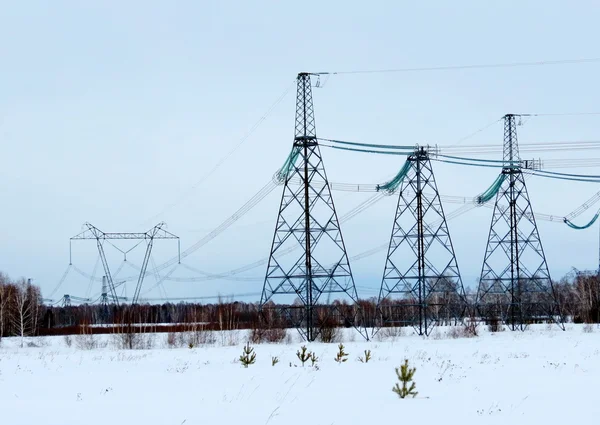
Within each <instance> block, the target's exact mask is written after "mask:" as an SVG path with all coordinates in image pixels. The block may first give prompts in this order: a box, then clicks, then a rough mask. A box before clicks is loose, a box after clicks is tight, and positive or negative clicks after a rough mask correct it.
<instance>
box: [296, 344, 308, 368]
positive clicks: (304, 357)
mask: <svg viewBox="0 0 600 425" xmlns="http://www.w3.org/2000/svg"><path fill="white" fill-rule="evenodd" d="M310 354H311V353H310V351H307V348H306V345H303V346H302V347H300V350H298V351H296V356H297V357H298V359H299V360H300V361H301V362H302V366H304V363H306V362H307V361H308V360H309V359H310Z"/></svg>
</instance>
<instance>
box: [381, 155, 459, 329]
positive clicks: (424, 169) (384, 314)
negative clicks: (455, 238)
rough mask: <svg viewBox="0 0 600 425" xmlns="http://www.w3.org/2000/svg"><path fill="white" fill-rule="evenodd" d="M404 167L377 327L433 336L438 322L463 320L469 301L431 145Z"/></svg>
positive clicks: (454, 322)
mask: <svg viewBox="0 0 600 425" xmlns="http://www.w3.org/2000/svg"><path fill="white" fill-rule="evenodd" d="M402 170H403V171H401V173H402V174H403V175H402V176H400V174H399V175H398V176H397V177H396V178H397V179H402V180H401V183H400V188H399V190H398V192H399V195H398V207H397V208H396V215H395V217H394V225H393V229H392V236H391V238H390V244H389V248H388V253H387V257H386V262H385V269H384V272H383V279H382V282H381V290H380V292H379V299H378V302H377V311H378V315H379V317H380V320H381V322H380V323H379V326H378V327H377V328H376V329H375V331H377V330H379V327H381V326H413V327H414V328H415V330H416V331H417V332H418V333H419V335H423V334H424V335H429V332H430V330H431V328H432V327H433V326H434V325H436V324H441V323H445V324H456V323H459V322H462V319H463V318H464V316H465V311H466V307H467V303H466V297H465V291H464V288H463V284H462V279H461V277H460V271H459V269H458V264H457V262H456V256H455V254H454V247H453V246H452V241H451V239H450V232H449V231H448V225H447V223H446V217H445V215H444V209H443V208H442V203H441V201H440V195H439V193H438V188H437V184H436V182H435V176H434V174H433V168H432V166H431V161H430V159H429V152H428V149H427V148H425V147H418V148H417V149H416V150H415V151H414V153H413V154H411V155H410V156H409V157H408V158H407V163H406V164H405V166H404V167H403V169H402ZM394 190H395V189H394Z"/></svg>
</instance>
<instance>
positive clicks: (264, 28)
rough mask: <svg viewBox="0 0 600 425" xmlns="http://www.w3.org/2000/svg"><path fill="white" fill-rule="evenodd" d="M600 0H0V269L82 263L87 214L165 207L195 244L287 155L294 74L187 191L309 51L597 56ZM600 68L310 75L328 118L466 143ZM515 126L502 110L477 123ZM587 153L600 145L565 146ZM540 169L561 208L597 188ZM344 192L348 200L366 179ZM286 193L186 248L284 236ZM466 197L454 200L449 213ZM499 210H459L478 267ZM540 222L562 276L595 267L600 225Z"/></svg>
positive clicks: (543, 199)
mask: <svg viewBox="0 0 600 425" xmlns="http://www.w3.org/2000/svg"><path fill="white" fill-rule="evenodd" d="M599 12H600V5H599V4H598V3H597V2H594V1H578V2H564V1H504V2H482V1H463V2H460V1H459V2H442V1H429V2H400V1H387V2H378V1H373V2H368V3H365V2H353V1H331V2H311V1H304V2H276V1H262V2H242V1H239V2H226V1H219V2H216V1H215V2H202V1H179V2H153V1H143V2H142V1H128V2H123V1H102V2H100V1H98V2H80V1H52V2H47V1H38V2H35V1H32V2H2V5H1V8H0V58H1V66H0V88H1V90H0V93H1V95H0V155H1V158H2V167H1V168H0V182H1V184H0V187H1V188H2V189H1V190H2V193H1V199H2V201H3V208H2V218H1V220H0V241H1V243H0V270H3V271H4V272H6V273H8V274H10V275H11V276H14V277H18V276H26V277H32V278H33V279H34V281H35V282H36V283H38V284H40V285H41V287H42V290H43V292H44V294H48V293H49V292H50V291H51V290H52V289H53V287H54V286H55V284H56V282H57V281H58V279H59V278H60V276H61V274H62V272H63V271H64V269H65V267H66V266H67V264H68V239H69V237H70V236H73V235H74V234H76V233H78V232H79V231H80V229H81V224H82V223H83V222H85V221H90V222H91V223H93V224H95V225H96V226H98V227H99V228H101V229H102V230H105V231H140V230H146V229H147V228H149V227H151V226H152V225H153V224H155V223H156V222H158V221H160V220H165V221H166V222H167V223H168V225H169V230H170V231H172V232H173V233H176V234H178V235H179V236H180V237H181V238H182V247H183V248H185V247H187V246H189V245H191V244H192V243H193V242H195V241H196V240H198V239H200V238H201V237H202V236H203V235H204V234H205V233H206V232H208V231H210V230H211V229H213V228H214V227H216V226H218V224H219V223H220V222H221V221H223V220H224V219H225V218H226V217H228V216H229V215H230V214H232V213H233V212H234V211H235V210H236V209H237V208H238V207H239V206H241V205H242V204H243V203H244V202H245V201H246V200H247V199H249V198H250V197H251V196H252V195H253V194H254V193H255V192H256V191H258V190H259V189H260V188H261V187H262V186H263V185H264V184H265V183H266V182H268V181H269V179H270V178H271V176H272V175H273V173H274V172H275V170H276V169H277V168H278V167H279V166H280V164H281V163H282V162H283V160H284V159H285V157H286V155H287V153H288V151H289V149H290V146H291V143H292V137H293V120H294V101H295V99H294V97H295V96H294V92H293V90H292V91H291V92H290V94H289V95H288V96H287V97H285V99H284V100H283V101H282V102H281V103H280V104H279V105H278V106H277V108H276V109H275V110H274V111H273V113H272V114H271V115H270V116H269V117H268V119H267V120H265V121H264V122H263V123H262V124H261V125H260V127H259V128H258V129H257V130H256V131H255V132H254V133H253V134H252V136H251V137H250V138H249V139H248V140H247V141H246V142H245V143H244V144H243V145H242V146H241V148H240V149H239V150H237V151H236V153H235V154H234V155H233V156H231V158H229V159H228V160H227V161H226V162H224V163H223V165H222V166H221V167H220V168H219V170H218V171H217V172H215V173H214V174H213V175H212V176H211V177H210V178H208V179H206V180H205V181H204V182H203V183H202V184H200V185H198V186H197V187H196V188H195V189H194V190H193V191H190V188H191V187H192V185H193V184H194V183H195V182H196V181H198V180H199V179H200V178H201V177H202V176H203V175H204V174H205V173H206V172H207V171H208V170H210V169H211V168H212V167H213V166H214V165H215V164H216V163H217V162H218V161H219V159H220V158H222V157H223V156H224V155H225V154H226V153H227V152H228V151H230V150H231V149H232V148H233V147H234V146H235V145H236V144H237V143H238V142H239V141H240V140H241V138H242V137H243V136H244V135H245V134H246V133H247V132H248V131H249V130H250V129H251V127H252V126H253V124H254V123H255V122H256V121H257V120H258V119H259V118H260V117H261V116H262V115H263V114H264V113H265V111H266V110H267V108H268V107H269V106H270V105H271V104H272V103H273V102H274V101H275V99H277V97H278V96H279V95H280V94H281V93H282V92H283V91H284V90H285V89H286V88H288V87H289V85H290V84H292V83H293V80H294V77H295V75H296V74H297V73H298V72H300V71H337V70H355V69H386V68H404V67H420V66H436V65H460V64H479V63H481V64H485V63H502V62H523V61H538V60H553V59H570V58H592V57H600V51H599V50H598V39H600V33H599V30H598V27H597V18H598V16H599ZM598 75H600V63H592V64H580V65H562V66H547V67H531V68H511V69H486V70H462V71H448V72H421V73H402V74H369V75H343V76H342V75H340V76H333V77H331V78H330V79H329V81H328V82H327V84H326V85H325V87H324V88H319V89H315V90H314V100H315V110H316V124H317V134H318V135H319V136H321V137H329V138H339V139H349V140H358V141H369V142H378V143H402V144H414V143H439V144H449V143H454V142H456V141H457V140H459V139H461V138H462V137H464V136H466V135H467V134H470V133H471V132H473V131H475V130H477V129H478V128H481V127H483V126H485V125H486V124H488V123H490V122H492V121H494V120H496V119H498V118H500V117H501V116H502V115H504V114H505V113H561V112H597V111H600V104H599V101H598V99H600V88H599V86H598V83H597V79H598ZM599 119H600V118H599V117H598V116H589V117H572V118H568V117H560V118H557V117H554V118H532V119H531V120H529V121H528V122H527V123H526V124H525V125H524V126H522V127H519V140H520V141H521V142H523V143H525V142H535V141H553V140H599V137H600V122H599ZM501 142H502V127H501V125H500V124H498V125H496V126H492V127H490V128H489V129H488V130H487V131H485V132H483V133H481V134H480V135H478V136H477V137H475V138H473V139H471V140H470V143H486V144H487V143H489V144H490V145H491V144H501ZM583 155H587V156H592V157H595V156H599V157H600V155H599V154H598V153H595V152H584V153H581V152H579V153H577V152H575V153H573V154H570V153H568V152H561V153H559V154H555V155H554V156H553V157H554V158H563V157H564V158H566V157H575V158H576V157H582V156H583ZM539 156H542V155H539ZM544 158H549V156H544ZM324 160H325V164H326V166H327V171H328V174H329V177H330V179H331V180H332V181H337V182H367V183H368V182H370V183H377V182H379V181H378V180H379V179H381V178H382V177H384V176H388V175H391V174H394V172H395V171H396V170H397V169H398V168H399V166H400V165H401V164H399V163H398V161H397V160H396V159H389V158H371V157H367V158H365V157H356V156H354V155H351V154H346V153H339V152H337V151H330V150H324ZM435 170H436V177H437V179H438V185H439V188H440V191H441V192H442V193H444V194H449V195H462V196H474V195H476V194H478V193H480V192H481V191H483V190H485V189H486V188H487V186H489V184H490V183H491V182H492V181H493V179H494V178H495V171H494V170H483V171H479V170H472V169H461V168H456V167H452V166H449V165H448V166H445V165H442V164H435ZM572 171H579V172H584V173H585V172H589V173H596V174H599V173H597V171H596V170H594V169H583V170H572ZM528 184H529V192H530V195H531V199H532V202H533V207H534V210H535V211H539V212H544V213H552V214H559V215H564V214H566V213H568V212H570V211H571V210H572V209H574V208H575V207H577V206H578V205H579V204H581V203H582V202H583V201H585V200H586V199H588V198H589V197H590V196H592V195H593V194H594V193H595V192H596V191H598V190H600V187H598V186H597V185H593V184H581V183H579V184H576V183H573V184H571V183H566V182H555V181H551V180H539V179H537V180H536V179H535V178H532V179H531V180H530V181H529V182H528ZM185 193H187V194H189V196H187V197H185V199H184V200H183V201H181V202H179V203H177V204H176V205H175V206H174V207H172V208H169V209H166V210H165V207H166V206H168V205H170V204H171V203H173V202H174V201H175V200H178V199H181V196H182V194H185ZM334 196H335V199H336V204H337V206H338V209H339V213H340V214H343V213H344V212H345V211H348V210H350V209H351V208H352V207H353V206H354V205H356V204H358V203H359V202H361V201H362V200H364V199H366V195H360V194H346V193H336V194H334ZM279 198H280V189H277V190H276V191H275V192H274V193H272V194H271V195H270V196H269V197H267V198H266V199H265V201H263V202H262V203H261V204H260V205H259V206H257V207H256V208H255V209H254V210H253V211H252V212H251V213H250V214H248V215H247V216H245V217H244V218H243V219H242V220H240V221H239V223H238V224H236V225H235V226H234V227H232V228H230V229H229V230H228V231H227V232H225V233H224V234H223V235H221V236H220V237H219V238H218V239H216V240H214V241H213V242H211V243H210V244H209V245H206V246H205V247H204V248H202V249H201V250H199V251H198V252H197V253H195V254H194V255H193V256H192V257H190V258H189V259H188V260H187V263H188V264H190V265H192V266H194V267H197V268H200V269H202V270H205V271H208V272H221V271H226V270H230V269H233V268H236V267H239V266H243V265H245V264H248V263H251V262H253V261H255V260H259V259H261V258H263V257H265V256H266V255H268V250H269V247H270V242H271V238H272V231H273V227H274V224H275V218H276V213H277V208H278V203H279ZM395 202H396V199H395V198H390V199H386V200H384V201H383V202H381V203H379V204H377V206H375V207H373V208H372V209H370V210H368V211H367V212H365V213H364V214H363V215H361V216H359V217H357V218H356V219H354V220H352V221H351V222H349V223H348V224H347V225H346V226H344V227H343V232H344V236H345V239H346V242H347V246H348V250H349V254H350V255H351V256H352V255H356V254H358V253H360V252H362V251H365V250H367V249H369V248H372V247H374V246H377V245H379V244H381V243H383V242H385V241H387V239H388V238H389V233H390V230H391V224H392V219H393V214H394V208H395ZM457 207H458V206H456V205H447V206H446V207H445V208H446V212H450V211H451V210H453V209H455V208H457ZM163 211H164V213H163V214H160V215H158V216H157V214H159V213H161V212H163ZM592 214H593V213H592V212H589V213H586V215H584V216H582V218H581V220H583V221H585V220H587V218H589V217H591V215H592ZM490 215H491V210H489V209H487V208H482V209H478V210H476V211H473V212H471V213H469V214H467V215H464V216H461V217H459V218H457V219H455V220H452V221H451V222H450V223H449V226H450V231H451V233H452V236H453V240H454V245H455V249H456V252H457V257H458V261H459V265H460V267H461V270H462V272H463V278H464V280H465V284H467V285H473V283H474V281H475V279H476V277H477V276H478V275H479V272H480V269H481V261H482V257H483V252H484V248H485V240H486V237H487V232H488V226H489V221H490ZM539 227H540V232H541V235H542V240H543V242H544V247H545V249H546V253H547V257H548V261H549V264H550V270H551V273H552V274H553V277H555V278H558V277H560V276H561V275H563V274H564V273H565V272H567V271H568V270H569V268H570V267H571V266H575V267H577V268H580V269H586V268H594V267H596V265H597V261H598V228H597V227H594V228H592V229H590V230H589V231H582V232H576V231H573V230H570V229H568V228H567V227H566V226H564V225H563V224H560V223H559V224H554V223H547V222H541V223H539ZM136 252H138V253H137V255H138V256H141V254H142V252H141V251H136ZM173 253H174V246H172V245H163V244H161V245H160V247H157V250H156V256H155V261H156V262H157V263H160V262H162V261H165V260H167V259H169V258H170V257H171V254H173ZM74 255H75V257H74V262H75V263H76V264H77V265H78V267H80V268H82V269H85V270H87V271H88V272H89V273H91V271H92V269H93V267H94V262H95V260H96V257H95V256H94V246H93V242H92V241H90V243H89V244H87V245H86V244H84V245H78V247H77V249H76V250H75V251H74ZM132 255H133V254H132ZM384 258H385V252H381V253H379V254H377V255H374V256H371V257H369V258H367V259H364V260H362V261H360V262H356V263H355V264H353V265H352V267H353V269H354V272H355V274H356V280H357V284H358V285H359V286H362V287H373V288H376V287H378V285H379V281H380V279H381V272H382V268H383V263H384ZM130 259H131V260H132V261H134V262H136V263H137V264H139V263H140V262H141V259H139V258H137V259H136V258H135V257H130ZM113 261H114V265H113V267H114V268H115V269H116V267H118V265H119V261H118V258H116V257H114V256H113ZM264 271H265V268H264V267H263V268H259V269H255V270H253V271H251V272H248V273H247V274H245V276H253V277H259V276H262V275H264ZM97 274H98V275H100V272H98V273H97ZM129 274H130V273H129ZM179 275H180V276H184V275H186V273H180V274H179ZM151 282H153V280H150V279H149V280H148V284H149V285H150V284H151ZM88 284H89V281H88V280H86V279H82V278H80V277H78V275H75V274H74V275H70V276H69V278H68V279H67V280H66V281H65V284H64V287H63V288H61V289H60V290H59V291H58V292H59V295H62V294H63V293H71V294H75V295H85V294H86V293H87V292H89V293H96V292H98V291H99V288H97V284H93V285H92V289H88V287H89V285H88ZM165 286H166V288H167V291H168V293H169V294H172V295H178V296H181V295H189V296H195V295H210V294H215V293H217V292H218V291H220V292H222V293H232V292H237V293H246V292H258V291H260V289H261V288H262V283H261V282H223V281H219V282H213V283H195V284H182V283H166V284H165ZM359 293H360V291H359ZM156 295H158V293H156ZM360 295H364V296H371V295H373V292H364V293H360Z"/></svg>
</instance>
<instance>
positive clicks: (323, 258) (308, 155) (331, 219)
mask: <svg viewBox="0 0 600 425" xmlns="http://www.w3.org/2000/svg"><path fill="white" fill-rule="evenodd" d="M297 83H298V88H297V97H296V121H295V137H294V143H293V153H294V154H293V155H291V156H290V158H292V159H290V161H291V162H290V164H289V167H288V172H287V173H286V175H285V176H284V180H283V184H284V187H283V195H282V197H281V204H280V208H279V214H278V217H277V225H276V227H275V235H274V237H273V243H272V247H271V253H270V256H269V263H268V267H267V273H266V277H265V283H264V287H263V291H262V297H261V302H260V310H261V312H262V313H263V314H262V316H263V317H264V318H273V317H274V316H276V317H278V319H279V320H281V321H283V322H284V325H285V326H292V327H296V328H297V329H298V330H299V331H300V334H301V335H302V336H303V338H304V339H306V340H307V341H314V340H315V339H316V338H317V337H318V336H319V334H321V333H322V332H323V331H324V330H325V329H330V328H331V327H332V326H339V325H345V326H355V327H358V325H359V323H358V321H357V313H358V306H357V304H356V303H357V301H358V295H357V293H356V287H355V285H354V279H353V277H352V270H351V269H350V263H349V261H348V255H347V253H346V247H345V245H344V240H343V238H342V232H341V229H340V224H339V221H338V216H337V213H336V211H335V207H334V204H333V197H332V195H331V190H330V187H329V185H328V181H327V175H326V173H325V167H324V165H323V160H322V156H321V151H320V148H319V144H318V141H317V135H316V130H315V115H314V109H313V101H312V90H311V80H310V74H308V73H300V74H298V77H297ZM295 249H298V251H299V252H298V253H296V254H293V252H294V251H295ZM332 298H333V299H332ZM273 310H274V311H273ZM359 331H360V332H361V334H362V335H363V336H364V337H365V338H366V337H367V334H366V330H364V329H359Z"/></svg>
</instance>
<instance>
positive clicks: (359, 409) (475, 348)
mask: <svg viewBox="0 0 600 425" xmlns="http://www.w3.org/2000/svg"><path fill="white" fill-rule="evenodd" d="M589 330H590V329H589V327H588V329H587V331H588V332H584V327H583V326H582V325H567V330H566V331H565V332H563V331H561V330H559V329H558V328H557V327H552V328H549V327H546V326H539V327H533V328H532V329H529V330H528V331H526V332H510V331H504V332H499V333H495V334H491V333H488V332H487V331H485V330H484V329H480V336H479V337H476V338H458V339H454V338H450V337H449V335H448V334H449V331H448V329H442V328H439V329H438V331H437V335H434V336H433V337H430V338H428V339H425V338H422V337H419V336H414V335H411V336H396V337H392V336H388V337H385V338H381V337H380V338H376V339H375V340H373V341H369V342H362V341H360V340H359V338H358V337H353V336H351V335H349V334H346V335H345V337H346V338H345V339H346V342H345V346H346V351H347V352H348V353H349V357H348V361H347V362H345V363H342V364H338V363H336V362H335V361H334V357H335V353H336V352H337V350H338V348H337V344H321V343H319V344H317V343H313V344H309V345H308V348H309V349H310V350H312V351H314V352H315V353H316V355H317V356H318V358H319V361H318V362H317V367H316V368H315V367H310V366H309V365H307V366H305V367H302V366H301V365H300V362H299V360H298V358H297V357H296V351H297V350H298V349H299V347H300V346H301V345H302V344H301V343H299V342H296V341H292V342H288V343H281V344H261V345H255V346H254V347H255V351H256V353H257V359H256V363H255V364H254V365H251V366H250V367H249V368H247V369H245V368H243V367H242V366H241V364H240V363H239V362H238V361H237V360H236V359H237V358H238V357H239V356H240V354H241V352H242V345H243V343H244V342H245V340H246V339H247V333H246V332H240V333H239V334H238V335H235V334H228V335H217V342H216V343H215V344H212V345H207V346H201V347H198V348H192V349H190V348H187V347H185V348H176V349H173V348H168V347H167V345H166V339H167V338H166V335H164V334H158V335H156V341H155V348H153V349H150V350H117V349H115V348H114V347H113V346H112V343H111V341H110V339H111V338H110V337H109V336H105V337H104V342H105V343H107V344H108V345H107V346H106V347H104V348H97V349H93V350H86V349H81V348H77V347H76V343H75V341H73V344H72V346H71V347H67V346H66V342H65V338H64V337H53V338H44V339H41V338H37V339H29V340H26V343H27V342H31V343H34V344H36V345H38V347H34V346H26V347H24V348H20V347H19V345H20V342H21V341H20V339H17V338H4V339H3V340H2V342H1V347H0V423H1V424H3V425H4V424H6V425H17V424H27V425H30V424H44V425H52V424H61V425H65V424H77V425H80V424H86V425H87V424H90V425H91V424H102V425H106V424H145V425H154V424H156V425H159V424H160V425H170V424H173V425H180V424H226V425H229V424H272V425H276V424H286V425H296V424H302V425H307V424H323V425H330V424H344V425H348V424H372V423H374V424H391V423H398V424H402V423H404V424H407V423H419V424H433V423H438V424H439V423H444V424H448V425H452V424H471V423H478V424H479V423H503V424H506V423H513V424H525V423H528V424H542V423H543V424H571V423H592V421H596V420H597V418H598V415H599V414H600V396H599V393H598V388H599V382H600V329H599V328H598V327H594V328H593V332H589ZM220 337H223V338H220ZM348 340H354V341H348ZM236 342H237V345H232V346H227V344H233V343H236ZM223 343H225V346H223ZM367 349H370V350H371V352H372V355H373V358H372V360H371V361H370V362H368V363H366V364H365V363H361V362H360V361H358V360H357V357H358V356H359V355H361V354H363V352H364V350H367ZM273 356H277V357H278V358H279V363H277V364H276V365H275V366H272V361H271V359H272V357H273ZM405 358H406V359H408V360H409V362H410V365H411V366H415V367H416V368H417V372H416V374H415V382H416V385H417V390H418V392H419V395H418V396H417V398H414V399H404V400H401V399H399V398H398V396H397V395H396V394H395V393H393V392H392V391H391V389H392V387H393V386H394V384H395V383H396V382H397V380H396V375H395V372H394V368H395V367H397V366H399V365H400V364H401V363H402V362H403V361H404V359H405ZM509 421H510V422H509ZM526 421H527V422H526Z"/></svg>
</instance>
